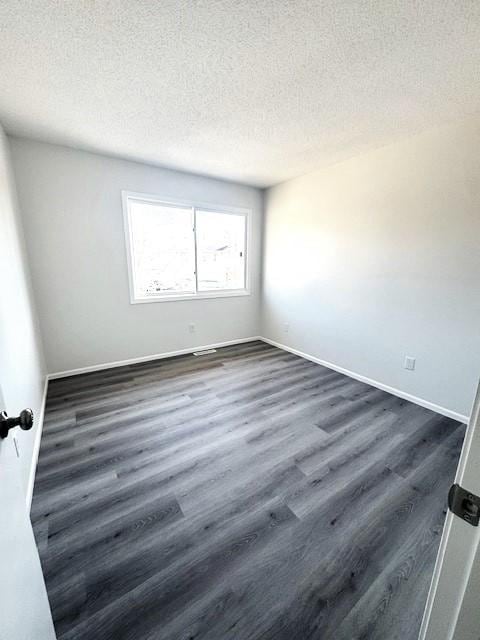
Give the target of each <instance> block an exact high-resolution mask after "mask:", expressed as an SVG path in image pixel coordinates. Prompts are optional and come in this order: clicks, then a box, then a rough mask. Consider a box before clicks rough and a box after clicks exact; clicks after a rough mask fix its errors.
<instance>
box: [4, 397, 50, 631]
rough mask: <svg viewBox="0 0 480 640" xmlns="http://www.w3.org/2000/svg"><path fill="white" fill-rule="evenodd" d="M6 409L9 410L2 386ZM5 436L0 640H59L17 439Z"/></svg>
mask: <svg viewBox="0 0 480 640" xmlns="http://www.w3.org/2000/svg"><path fill="white" fill-rule="evenodd" d="M0 411H8V407H6V406H5V403H4V401H3V394H2V389H1V387H0ZM16 429H18V427H15V429H13V430H12V431H10V435H9V436H8V437H7V438H5V439H0V514H1V515H0V640H55V631H54V628H53V622H52V616H51V613H50V606H49V604H48V599H47V592H46V589H45V582H44V580H43V575H42V569H41V567H40V560H39V557H38V552H37V547H36V545H35V539H34V537H33V531H32V527H31V524H30V519H29V515H28V513H27V509H26V506H25V494H24V491H23V488H22V482H21V478H20V468H19V464H18V458H17V454H16V450H15V445H14V441H13V435H14V433H15V430H16Z"/></svg>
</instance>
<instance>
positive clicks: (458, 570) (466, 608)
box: [420, 385, 480, 640]
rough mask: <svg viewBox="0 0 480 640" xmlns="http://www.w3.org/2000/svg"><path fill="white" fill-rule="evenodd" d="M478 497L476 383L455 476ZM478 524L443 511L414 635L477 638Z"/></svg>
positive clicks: (479, 407)
mask: <svg viewBox="0 0 480 640" xmlns="http://www.w3.org/2000/svg"><path fill="white" fill-rule="evenodd" d="M455 482H456V483H458V484H459V485H460V486H461V487H463V488H464V489H466V490H467V491H469V492H470V493H473V494H476V495H477V496H480V385H479V388H478V391H477V396H476V399H475V402H474V405H473V410H472V414H471V417H470V422H469V425H468V429H467V434H466V437H465V442H464V445H463V451H462V455H461V457H460V463H459V467H458V471H457V477H456V480H455ZM479 638H480V527H474V526H472V525H470V524H467V523H466V522H464V521H463V520H462V519H461V518H459V517H458V516H455V515H453V514H452V513H451V512H450V511H449V512H448V515H447V518H446V521H445V527H444V531H443V537H442V541H441V543H440V550H439V553H438V558H437V564H436V567H435V572H434V576H433V580H432V585H431V587H430V593H429V596H428V601H427V607H426V610H425V615H424V619H423V623H422V629H421V631H420V640H479Z"/></svg>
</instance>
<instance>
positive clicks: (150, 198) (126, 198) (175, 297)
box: [122, 191, 252, 304]
mask: <svg viewBox="0 0 480 640" xmlns="http://www.w3.org/2000/svg"><path fill="white" fill-rule="evenodd" d="M131 200H134V201H136V202H146V203H150V204H164V205H167V206H170V207H172V206H173V207H183V208H187V209H192V210H193V220H194V230H193V231H194V241H195V269H197V264H196V262H197V235H196V232H195V226H196V215H197V210H198V211H206V212H212V213H224V214H227V215H235V216H243V217H244V218H245V288H244V289H211V290H209V291H198V274H197V273H195V289H196V292H195V293H185V294H182V293H178V292H172V293H167V292H163V293H161V294H160V295H158V296H148V297H143V298H139V297H137V296H135V274H134V269H135V267H134V261H133V243H132V234H131V224H130V207H129V202H130V201H131ZM122 206H123V224H124V230H125V246H126V250H127V252H126V257H127V268H128V284H129V290H130V304H145V303H151V302H172V301H179V300H201V299H208V298H233V297H237V296H249V295H250V294H251V291H250V282H251V274H250V246H251V215H252V211H251V209H245V208H241V207H232V206H230V205H219V204H212V203H207V202H198V201H192V200H184V199H176V198H175V199H173V198H165V197H162V196H158V195H153V194H148V193H137V192H136V191H122Z"/></svg>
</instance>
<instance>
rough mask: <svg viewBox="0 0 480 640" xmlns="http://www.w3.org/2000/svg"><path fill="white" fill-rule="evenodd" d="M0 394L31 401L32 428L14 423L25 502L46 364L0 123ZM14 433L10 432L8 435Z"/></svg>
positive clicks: (8, 402) (15, 409)
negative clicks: (33, 418)
mask: <svg viewBox="0 0 480 640" xmlns="http://www.w3.org/2000/svg"><path fill="white" fill-rule="evenodd" d="M0 238H1V242H2V245H1V249H0V299H1V303H0V389H1V392H0V399H1V397H2V395H3V402H4V405H5V406H2V407H0V410H2V409H6V410H7V411H8V413H9V415H16V414H17V413H19V412H20V411H21V410H22V409H24V408H25V407H31V408H32V409H33V411H34V414H35V418H36V420H35V424H34V428H33V429H32V430H31V431H21V430H20V429H15V432H14V433H15V437H16V438H18V445H19V451H20V458H19V465H20V473H21V477H22V484H23V488H24V491H25V495H26V500H27V504H29V501H30V498H31V490H32V487H33V471H34V468H35V466H36V445H37V444H38V440H37V435H39V433H38V429H39V426H40V423H39V419H40V417H41V408H42V401H43V391H44V384H45V364H44V359H43V352H42V344H41V340H40V333H39V329H38V322H37V317H36V312H35V308H34V303H33V295H32V292H31V288H30V276H29V270H28V267H27V261H26V255H25V248H24V238H23V231H22V225H21V221H20V215H19V209H18V203H17V196H16V191H15V182H14V178H13V174H12V171H11V162H10V149H9V144H8V140H7V138H6V136H5V134H4V132H3V129H2V128H1V126H0ZM10 437H12V436H10Z"/></svg>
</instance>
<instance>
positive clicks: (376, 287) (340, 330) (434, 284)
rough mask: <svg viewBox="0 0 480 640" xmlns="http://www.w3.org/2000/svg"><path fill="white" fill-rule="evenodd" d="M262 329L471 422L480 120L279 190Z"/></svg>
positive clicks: (270, 213)
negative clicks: (407, 365)
mask: <svg viewBox="0 0 480 640" xmlns="http://www.w3.org/2000/svg"><path fill="white" fill-rule="evenodd" d="M285 322H288V323H289V324H290V328H289V332H288V333H286V332H285V330H284V323H285ZM262 331H263V335H264V336H266V337H267V338H270V339H272V340H276V341H278V342H281V343H283V344H285V345H287V346H290V347H293V348H296V349H298V350H300V351H303V352H306V353H308V354H310V355H313V356H315V357H317V358H321V359H323V360H326V361H329V362H331V363H333V364H335V365H337V366H341V367H344V368H346V369H349V370H351V371H353V372H355V373H357V374H360V375H364V376H367V377H369V378H371V379H373V380H377V381H380V382H382V383H384V384H386V385H389V386H391V387H394V388H396V389H398V390H400V391H403V392H404V393H409V394H413V395H414V396H417V397H419V398H421V399H423V400H426V401H429V402H432V403H435V404H438V405H440V406H442V407H445V408H447V409H449V410H452V411H455V412H459V413H461V414H468V413H469V412H470V409H471V403H472V400H473V395H474V391H475V387H476V383H477V380H478V377H479V375H480V118H479V119H470V120H468V121H465V122H463V123H460V124H458V125H455V126H447V127H443V128H441V129H436V130H432V131H429V132H426V133H424V134H422V135H419V136H416V137H414V138H410V139H408V140H406V141H403V142H399V143H398V144H395V145H392V146H388V147H384V148H382V149H379V150H376V151H374V152H372V153H368V154H365V155H363V156H361V157H357V158H354V159H352V160H349V161H347V162H343V163H341V164H338V165H335V166H332V167H331V168H329V169H326V170H322V171H319V172H315V173H312V174H309V175H306V176H303V177H301V178H297V179H294V180H291V181H289V182H286V183H283V184H280V185H278V186H276V187H274V188H272V189H270V190H269V191H268V193H267V196H266V220H265V259H264V303H263V329H262ZM405 355H411V356H414V357H416V358H417V368H416V370H415V371H414V372H411V371H407V370H405V369H404V368H403V361H404V357H405Z"/></svg>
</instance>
